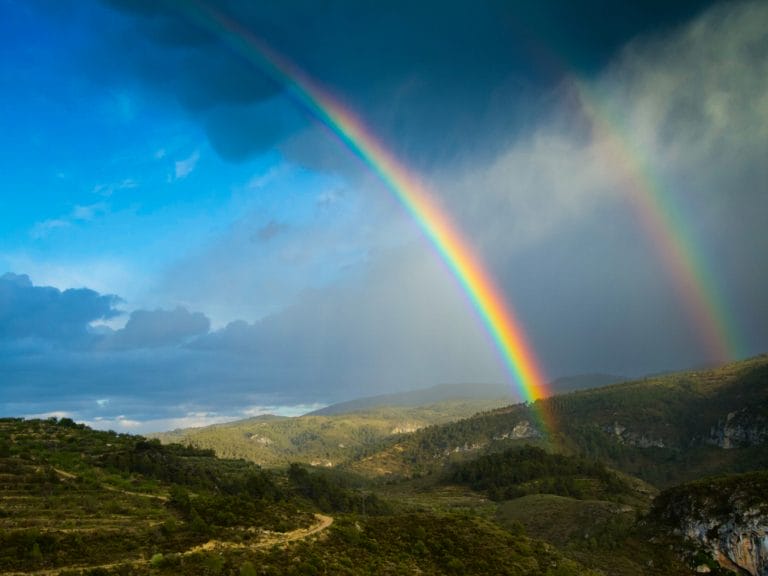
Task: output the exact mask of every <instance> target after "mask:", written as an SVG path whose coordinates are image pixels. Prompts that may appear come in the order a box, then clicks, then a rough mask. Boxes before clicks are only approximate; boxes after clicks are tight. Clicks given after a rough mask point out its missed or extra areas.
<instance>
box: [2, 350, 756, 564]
mask: <svg viewBox="0 0 768 576" xmlns="http://www.w3.org/2000/svg"><path fill="white" fill-rule="evenodd" d="M353 408H354V406H353ZM327 412H329V413H327V414H312V415H307V416H303V417H296V418H275V417H261V418H256V419H251V420H246V421H241V422H235V423H231V424H224V425H218V426H215V427H211V428H204V429H191V430H180V431H174V432H172V433H168V434H162V435H159V438H160V439H162V443H161V442H160V440H158V439H156V438H155V439H153V438H143V437H140V436H133V435H128V434H117V433H114V432H101V431H95V430H91V429H89V428H87V427H86V426H84V425H81V424H77V423H75V422H72V421H71V420H68V419H66V418H64V419H60V420H59V419H56V418H51V419H48V420H22V419H2V420H0V496H2V501H1V502H2V503H1V504H0V528H1V529H2V531H1V532H0V574H7V575H11V574H40V575H43V574H45V575H53V574H61V575H63V576H75V575H78V576H79V575H83V576H85V575H92V576H97V575H107V576H112V575H132V574H142V575H145V574H146V575H150V574H152V575H156V574H168V575H170V574H210V575H220V574H221V575H237V574H240V575H250V574H372V573H377V574H403V573H421V574H520V575H522V574H541V575H546V576H555V575H559V576H566V575H591V576H595V575H609V574H610V575H618V576H635V575H637V576H639V575H641V574H656V575H659V576H661V575H684V574H697V573H710V574H731V573H734V572H735V573H744V574H752V575H753V576H764V575H765V574H766V565H767V561H766V559H767V558H768V548H767V547H766V544H765V542H766V530H767V529H768V503H767V501H766V498H765V494H766V490H768V449H767V448H766V438H768V428H767V427H766V423H768V419H767V418H766V416H767V415H768V356H760V357H756V358H753V359H750V360H746V361H743V362H737V363H732V364H728V365H725V366H721V367H719V368H715V369H712V370H705V371H693V372H681V373H674V374H668V375H663V376H658V377H652V378H647V379H642V380H636V381H631V382H626V383H619V384H609V385H607V386H602V387H599V388H591V389H584V390H577V391H573V392H567V393H563V394H560V395H556V396H554V397H551V398H548V399H543V400H539V401H537V402H535V403H532V404H513V405H506V406H500V405H499V400H498V399H496V400H492V399H479V400H474V401H473V400H469V399H466V398H465V399H455V398H454V399H441V400H440V401H437V402H435V403H433V404H430V405H427V406H408V405H405V406H403V405H399V406H398V405H395V406H383V405H379V404H376V402H373V404H372V405H366V406H364V407H363V408H362V409H361V410H357V411H355V410H353V411H351V412H344V411H343V410H340V409H331V410H329V411H327ZM543 415H544V416H543ZM544 422H547V423H549V426H547V425H545V424H544ZM254 438H256V440H254ZM261 438H265V439H269V442H266V441H261V440H260V439H261ZM173 441H180V442H181V443H174V442H173ZM340 445H343V447H341V446H340ZM254 446H256V447H257V449H254V448H253V447H254ZM702 478H706V480H702Z"/></svg>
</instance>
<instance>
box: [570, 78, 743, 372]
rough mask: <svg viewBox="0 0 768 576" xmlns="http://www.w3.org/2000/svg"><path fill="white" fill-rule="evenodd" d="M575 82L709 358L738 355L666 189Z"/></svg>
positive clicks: (583, 87) (608, 112)
mask: <svg viewBox="0 0 768 576" xmlns="http://www.w3.org/2000/svg"><path fill="white" fill-rule="evenodd" d="M575 87H576V91H577V94H578V96H579V100H580V101H581V103H582V108H583V109H584V111H585V113H586V114H587V116H588V118H589V119H590V121H591V123H592V126H593V127H594V128H595V136H596V142H598V145H599V146H600V151H601V153H602V154H603V155H604V157H605V159H606V162H608V163H610V165H612V166H616V167H618V168H619V169H620V170H621V171H622V172H623V175H624V176H625V179H624V180H625V184H626V185H625V192H626V193H627V196H628V198H629V200H630V202H631V204H632V207H633V210H634V213H635V215H636V216H637V218H638V220H639V221H640V223H641V225H642V226H643V228H644V229H645V233H646V235H647V237H648V238H649V239H650V241H651V243H652V244H653V247H654V249H655V251H656V253H657V254H658V256H659V258H660V259H661V261H662V263H663V265H664V267H665V269H666V270H667V273H668V274H669V276H670V277H671V278H672V280H673V282H674V284H675V287H676V289H677V291H678V294H679V299H680V302H681V303H682V304H683V306H684V307H685V308H686V311H687V313H688V316H689V318H690V319H691V320H692V322H693V325H694V326H695V328H696V334H697V336H698V338H699V340H700V341H701V343H702V344H703V345H704V347H705V348H706V349H707V351H708V354H709V357H710V359H712V360H716V361H718V362H726V361H729V360H732V359H733V358H736V357H738V356H739V350H740V347H739V345H738V340H737V338H736V335H735V331H734V330H733V328H732V327H731V326H730V324H729V322H728V317H727V314H726V313H725V307H724V306H723V305H722V303H721V301H720V298H719V297H718V294H717V291H716V288H715V287H716V283H715V282H714V280H713V279H712V278H711V276H710V274H709V273H708V272H707V267H706V265H705V262H704V261H703V259H702V258H701V257H700V256H699V255H698V252H697V251H696V247H695V246H694V243H693V242H692V241H691V234H690V232H689V231H688V230H687V229H686V225H685V219H684V218H683V217H682V216H681V215H680V214H679V211H678V210H676V209H675V206H674V205H673V201H672V198H671V196H670V194H669V193H668V191H667V190H665V188H664V187H663V186H662V183H661V180H660V179H659V178H657V177H656V176H655V175H654V172H653V171H652V170H651V165H650V163H649V162H647V161H644V160H643V155H642V153H641V150H640V149H639V148H637V147H636V146H634V145H633V143H632V138H631V137H630V135H628V134H626V133H625V131H624V130H623V129H622V127H621V123H620V122H619V121H618V120H617V119H616V117H615V116H614V115H612V114H611V110H610V108H609V107H608V106H607V105H605V104H604V103H602V102H601V100H600V98H599V97H598V96H597V94H595V93H594V92H593V91H591V90H590V89H589V88H588V87H587V86H586V85H585V84H584V83H583V82H580V81H576V82H575Z"/></svg>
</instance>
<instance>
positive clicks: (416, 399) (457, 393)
mask: <svg viewBox="0 0 768 576" xmlns="http://www.w3.org/2000/svg"><path fill="white" fill-rule="evenodd" d="M624 380H626V378H625V377H624V376H616V375H612V374H599V373H596V374H579V375H575V376H565V377H562V378H557V379H556V380H553V381H552V382H551V383H550V384H549V385H548V389H549V390H550V391H551V392H553V393H554V394H562V393H565V392H573V391H574V390H582V389H585V388H600V387H602V386H608V385H610V384H615V383H617V382H623V381H624ZM466 399H475V400H481V399H486V400H495V399H499V400H506V401H507V402H508V403H510V404H512V403H515V402H520V401H521V399H520V396H519V395H518V394H517V392H516V390H515V389H514V387H512V386H510V385H507V384H498V383H482V384H480V383H474V384H473V383H464V384H438V385H437V386H431V387H429V388H421V389H418V390H408V391H406V392H395V393H392V394H380V395H377V396H366V397H363V398H356V399H354V400H348V401H345V402H338V403H336V404H331V405H330V406H325V407H324V408H320V409H319V410H315V411H313V412H310V413H309V414H307V415H308V416H330V415H334V414H346V413H349V412H359V411H362V410H368V409H371V408H378V407H381V406H411V407H414V406H427V405H430V404H437V403H439V402H445V401H449V400H466Z"/></svg>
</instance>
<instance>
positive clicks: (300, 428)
mask: <svg viewBox="0 0 768 576" xmlns="http://www.w3.org/2000/svg"><path fill="white" fill-rule="evenodd" d="M505 404H506V402H505V401H504V400H503V399H499V398H487V399H486V398H480V399H471V398H469V399H455V400H447V401H443V402H439V403H437V404H429V405H423V406H413V407H411V406H392V407H391V406H382V407H376V408H370V409H366V410H360V411H358V412H350V413H339V414H330V415H317V414H315V415H304V416H298V417H293V418H289V417H276V416H267V417H265V416H260V417H257V418H249V419H247V420H239V421H236V422H229V423H226V424H217V425H214V426H208V427H205V428H189V429H184V430H174V431H172V432H166V433H161V434H153V435H151V436H152V437H154V438H158V439H159V440H160V441H162V442H164V443H170V442H175V443H182V444H186V445H191V446H195V447H197V448H204V449H211V450H214V451H215V452H216V454H217V455H219V456H221V457H226V458H245V459H247V460H250V461H252V462H255V463H257V464H259V465H261V466H264V467H267V468H273V467H286V466H288V464H289V463H291V462H302V463H305V464H311V465H313V466H325V467H331V466H335V465H338V464H340V463H343V462H347V461H349V460H352V459H354V458H356V457H357V456H359V455H360V454H363V453H365V452H367V451H370V450H374V449H377V448H378V447H380V446H381V444H382V442H383V441H385V440H386V439H388V438H392V437H395V436H401V435H404V434H408V433H410V432H414V431H416V430H419V429H421V428H424V427H426V426H429V425H432V424H439V423H444V422H450V421H453V420H458V419H459V418H463V417H467V416H470V415H472V414H475V413H477V412H481V411H483V410H489V409H492V408H498V407H500V406H504V405H505Z"/></svg>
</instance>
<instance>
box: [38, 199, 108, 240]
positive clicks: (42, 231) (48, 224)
mask: <svg viewBox="0 0 768 576" xmlns="http://www.w3.org/2000/svg"><path fill="white" fill-rule="evenodd" d="M108 212H109V206H108V205H107V204H105V203H104V202H96V203H95V204H89V205H85V206H81V205H75V206H74V207H73V208H72V210H71V211H70V212H69V214H67V215H65V216H61V217H59V218H52V219H50V220H43V221H42V222H37V223H36V224H35V225H34V226H33V227H32V229H31V230H30V232H29V235H30V236H31V237H32V238H34V239H35V240H40V239H42V238H46V237H48V236H49V235H50V234H51V233H52V232H53V231H54V230H59V229H62V228H69V227H71V226H73V225H74V224H77V223H79V222H91V221H93V220H94V219H95V218H97V217H98V216H101V215H103V214H106V213H108Z"/></svg>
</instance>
